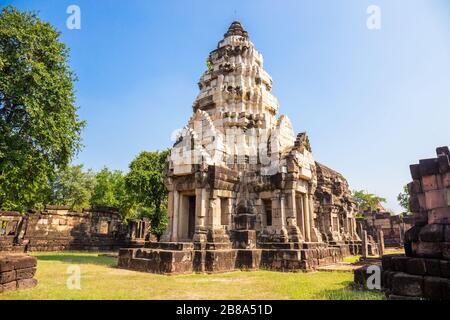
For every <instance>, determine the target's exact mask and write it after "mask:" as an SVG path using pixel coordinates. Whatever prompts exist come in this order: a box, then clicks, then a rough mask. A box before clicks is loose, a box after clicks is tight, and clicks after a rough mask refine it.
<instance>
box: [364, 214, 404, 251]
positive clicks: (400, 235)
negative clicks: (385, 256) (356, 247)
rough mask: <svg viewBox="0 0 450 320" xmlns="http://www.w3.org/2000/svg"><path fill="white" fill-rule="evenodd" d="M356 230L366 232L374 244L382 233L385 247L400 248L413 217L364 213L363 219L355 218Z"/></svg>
mask: <svg viewBox="0 0 450 320" xmlns="http://www.w3.org/2000/svg"><path fill="white" fill-rule="evenodd" d="M356 221H357V225H358V227H357V230H359V232H361V231H362V230H366V231H367V234H368V235H369V236H371V237H372V238H373V239H374V240H375V241H376V242H379V239H378V235H379V231H380V230H381V231H383V235H384V244H385V246H386V247H391V248H395V247H401V246H403V243H404V239H405V232H406V231H407V230H409V229H410V228H411V227H412V226H413V217H412V216H406V217H402V216H399V215H391V214H390V213H389V212H380V211H375V212H369V211H368V212H364V217H362V218H357V219H356Z"/></svg>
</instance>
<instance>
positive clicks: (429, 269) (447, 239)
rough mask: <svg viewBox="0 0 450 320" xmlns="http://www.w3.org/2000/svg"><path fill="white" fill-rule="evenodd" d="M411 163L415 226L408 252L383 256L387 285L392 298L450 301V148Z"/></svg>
mask: <svg viewBox="0 0 450 320" xmlns="http://www.w3.org/2000/svg"><path fill="white" fill-rule="evenodd" d="M436 151H437V152H436V153H437V158H432V159H425V160H420V161H419V164H414V165H411V167H410V168H411V176H412V178H413V181H412V182H411V183H410V184H409V185H408V190H409V193H410V207H411V211H412V212H413V215H414V226H413V227H412V228H411V229H409V230H408V231H407V232H406V234H405V245H404V247H405V255H386V256H383V258H382V268H383V272H382V274H383V276H382V282H383V287H384V288H385V289H386V290H387V294H388V296H389V297H390V298H391V299H424V298H425V299H431V300H450V161H449V158H450V151H449V149H448V147H440V148H437V150H436Z"/></svg>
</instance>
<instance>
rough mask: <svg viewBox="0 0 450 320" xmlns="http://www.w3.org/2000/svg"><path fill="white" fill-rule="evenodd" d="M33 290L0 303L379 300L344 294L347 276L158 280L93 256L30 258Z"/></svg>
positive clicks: (370, 294) (249, 274)
mask: <svg viewBox="0 0 450 320" xmlns="http://www.w3.org/2000/svg"><path fill="white" fill-rule="evenodd" d="M34 255H36V256H37V258H38V271H37V274H36V278H37V279H38V281H39V283H38V286H37V287H36V288H34V289H30V290H23V291H16V292H9V293H3V294H1V295H0V299H108V300H111V299H133V300H136V299H333V300H356V299H358V300H359V299H382V298H383V294H381V293H375V292H361V291H353V290H351V289H349V287H348V285H349V284H350V283H351V282H352V280H353V274H352V273H348V272H314V273H281V272H269V271H256V272H231V273H226V274H216V275H204V274H193V275H184V276H160V275H155V274H148V273H140V272H133V271H128V270H122V269H117V268H115V265H116V263H117V259H116V258H110V257H99V256H98V255H97V254H96V253H86V252H83V253H35V254H34ZM73 265H76V266H79V267H80V271H81V283H80V284H81V288H80V289H79V290H73V289H72V290H69V289H68V288H67V285H66V282H67V279H68V277H69V276H70V275H69V274H68V273H67V272H68V267H69V266H73Z"/></svg>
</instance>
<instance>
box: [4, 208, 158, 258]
mask: <svg viewBox="0 0 450 320" xmlns="http://www.w3.org/2000/svg"><path fill="white" fill-rule="evenodd" d="M149 226H150V221H149V220H147V219H143V220H130V221H128V224H127V225H125V224H124V223H123V222H122V218H121V216H120V214H119V212H118V211H117V210H116V209H114V208H106V207H96V208H94V209H86V210H84V211H83V212H71V211H70V210H69V208H68V207H65V206H47V207H46V209H45V210H43V211H37V210H32V211H30V212H28V213H27V214H26V215H21V214H20V213H18V212H0V252H2V251H3V252H5V251H9V252H26V251H62V250H100V251H103V250H109V251H111V250H118V249H119V248H121V247H124V246H133V247H134V246H142V245H143V244H144V242H145V240H146V239H147V240H149V239H148V236H149V233H148V229H149Z"/></svg>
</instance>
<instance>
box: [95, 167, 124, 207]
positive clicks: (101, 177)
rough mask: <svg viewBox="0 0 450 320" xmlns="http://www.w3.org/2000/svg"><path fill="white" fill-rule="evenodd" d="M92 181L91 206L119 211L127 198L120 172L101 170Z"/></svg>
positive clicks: (122, 176)
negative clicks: (112, 208)
mask: <svg viewBox="0 0 450 320" xmlns="http://www.w3.org/2000/svg"><path fill="white" fill-rule="evenodd" d="M94 180H95V182H94V190H93V192H92V197H91V205H92V206H106V207H114V208H117V209H121V208H122V206H123V203H124V202H125V201H126V198H127V192H126V189H125V177H124V175H123V174H122V172H120V171H118V170H116V171H110V170H109V169H108V168H103V169H102V170H100V171H99V172H98V173H97V174H96V175H95V177H94Z"/></svg>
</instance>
